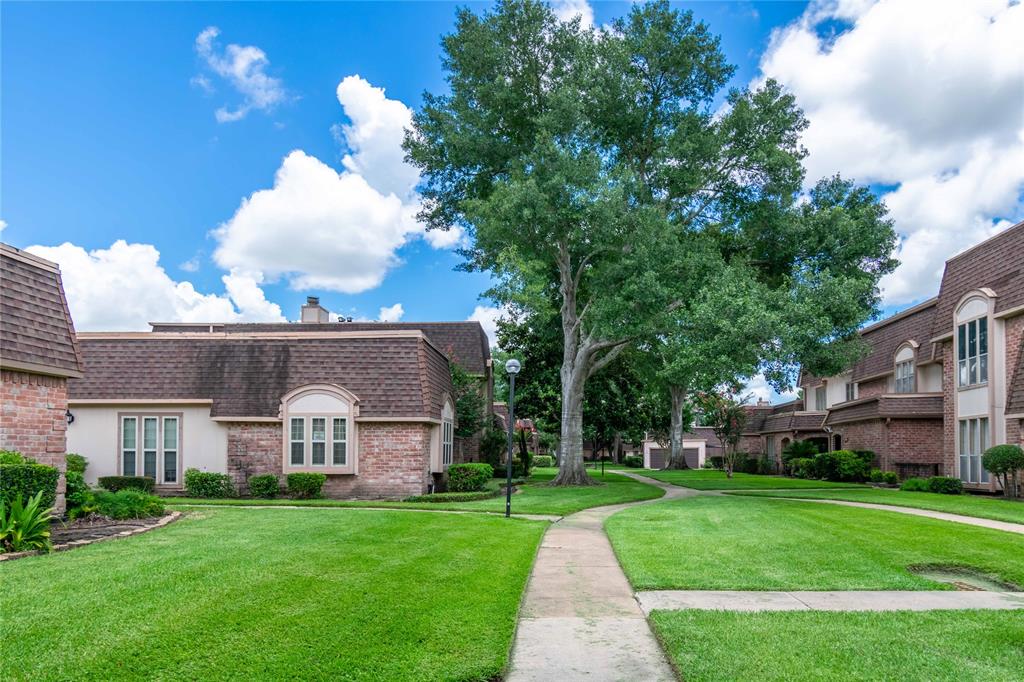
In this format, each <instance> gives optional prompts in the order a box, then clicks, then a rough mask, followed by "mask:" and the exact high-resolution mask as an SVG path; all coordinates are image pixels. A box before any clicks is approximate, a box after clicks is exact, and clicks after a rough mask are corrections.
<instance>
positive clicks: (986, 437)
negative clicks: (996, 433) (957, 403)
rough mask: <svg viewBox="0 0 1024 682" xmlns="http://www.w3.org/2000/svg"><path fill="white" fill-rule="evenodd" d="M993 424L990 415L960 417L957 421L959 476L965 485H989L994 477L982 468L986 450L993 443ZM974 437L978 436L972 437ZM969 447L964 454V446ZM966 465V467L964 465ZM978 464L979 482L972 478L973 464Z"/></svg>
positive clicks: (957, 464)
mask: <svg viewBox="0 0 1024 682" xmlns="http://www.w3.org/2000/svg"><path fill="white" fill-rule="evenodd" d="M972 423H976V424H977V429H976V430H975V431H974V432H973V433H972V430H971V426H972ZM991 428H992V422H991V420H990V419H989V417H988V415H978V416H976V417H960V418H959V419H958V420H957V433H956V450H957V460H956V467H957V474H958V475H959V477H960V480H961V481H963V482H964V483H969V484H972V485H988V484H989V483H990V482H991V480H992V477H991V476H990V475H989V473H988V471H986V470H985V467H984V466H982V463H981V456H982V454H984V452H985V450H987V449H988V448H989V447H991V442H992V433H991ZM972 436H977V437H976V438H975V437H972ZM965 444H966V446H967V452H964V445H965ZM965 463H966V465H967V466H966V467H965V466H964V464H965ZM975 463H976V464H977V467H978V472H979V475H978V480H973V477H972V476H971V469H972V464H975Z"/></svg>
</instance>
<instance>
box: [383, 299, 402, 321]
mask: <svg viewBox="0 0 1024 682" xmlns="http://www.w3.org/2000/svg"><path fill="white" fill-rule="evenodd" d="M402 315H405V308H403V307H402V304H401V303H396V304H394V305H392V306H387V307H383V306H382V307H381V309H380V314H379V315H377V320H378V321H380V322H398V321H399V320H401V319H402Z"/></svg>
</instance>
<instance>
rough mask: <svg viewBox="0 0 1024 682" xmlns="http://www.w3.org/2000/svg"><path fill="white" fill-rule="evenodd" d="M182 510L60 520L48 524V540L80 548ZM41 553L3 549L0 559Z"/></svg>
mask: <svg viewBox="0 0 1024 682" xmlns="http://www.w3.org/2000/svg"><path fill="white" fill-rule="evenodd" d="M181 515H182V512H177V511H176V512H171V513H169V514H166V515H164V516H161V517H158V518H151V519H124V520H120V521H115V520H113V519H108V518H106V517H102V516H94V517H92V518H85V519H79V520H77V521H74V522H72V523H70V524H67V525H65V524H63V523H60V522H57V523H54V524H53V525H52V526H51V527H50V540H51V542H53V551H54V552H62V551H65V550H68V549H74V548H76V547H84V546H85V545H91V544H92V543H94V542H103V541H104V540H114V539H117V538H124V537H129V536H132V535H138V534H139V533H145V532H146V531H150V530H153V529H154V528H162V527H164V526H166V525H167V524H168V523H172V522H174V521H177V520H178V519H179V518H181ZM43 553H44V552H7V553H0V561H9V560H11V559H21V558H22V557H27V556H34V555H36V554H43Z"/></svg>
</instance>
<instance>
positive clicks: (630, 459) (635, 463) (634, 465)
mask: <svg viewBox="0 0 1024 682" xmlns="http://www.w3.org/2000/svg"><path fill="white" fill-rule="evenodd" d="M622 463H623V464H625V465H626V466H628V467H630V468H631V469H642V468H643V466H644V458H643V455H626V456H625V457H623V458H622Z"/></svg>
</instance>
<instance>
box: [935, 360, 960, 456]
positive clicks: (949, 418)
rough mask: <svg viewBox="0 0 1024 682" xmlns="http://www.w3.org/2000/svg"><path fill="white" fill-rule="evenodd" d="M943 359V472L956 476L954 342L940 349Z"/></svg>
mask: <svg viewBox="0 0 1024 682" xmlns="http://www.w3.org/2000/svg"><path fill="white" fill-rule="evenodd" d="M939 355H940V356H941V357H942V419H943V426H942V471H941V472H940V473H941V474H942V475H943V476H956V475H957V473H956V440H955V438H956V415H955V413H954V412H955V409H956V402H955V401H956V381H955V379H956V375H955V373H956V363H955V362H954V361H953V342H952V341H944V342H943V343H942V347H941V348H940V349H939Z"/></svg>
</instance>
